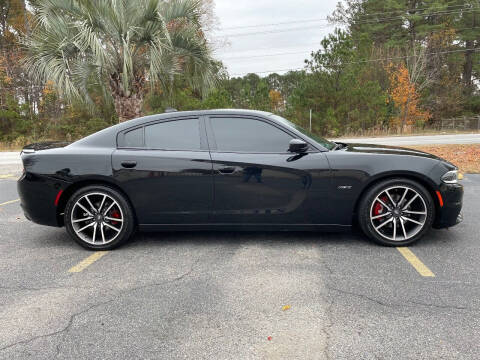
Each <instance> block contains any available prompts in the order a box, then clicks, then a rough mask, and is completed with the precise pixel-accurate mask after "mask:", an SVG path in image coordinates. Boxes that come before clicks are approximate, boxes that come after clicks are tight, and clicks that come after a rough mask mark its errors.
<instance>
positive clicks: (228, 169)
mask: <svg viewBox="0 0 480 360" xmlns="http://www.w3.org/2000/svg"><path fill="white" fill-rule="evenodd" d="M218 172H219V173H221V174H233V173H234V172H235V168H234V167H225V168H221V169H218Z"/></svg>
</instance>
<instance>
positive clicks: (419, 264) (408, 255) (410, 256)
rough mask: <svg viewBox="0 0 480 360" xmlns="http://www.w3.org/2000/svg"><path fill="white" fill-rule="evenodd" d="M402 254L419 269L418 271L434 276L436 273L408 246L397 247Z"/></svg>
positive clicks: (427, 275)
mask: <svg viewBox="0 0 480 360" xmlns="http://www.w3.org/2000/svg"><path fill="white" fill-rule="evenodd" d="M397 250H398V251H400V254H402V255H403V257H404V258H405V259H407V261H408V262H409V263H410V264H411V265H412V266H413V267H414V268H415V270H417V271H418V273H419V274H420V275H422V276H425V277H434V276H435V274H434V273H433V272H432V271H431V270H430V269H429V268H428V267H427V266H426V265H425V264H424V263H422V262H421V261H420V259H419V258H418V257H417V256H416V255H415V254H414V253H413V252H412V250H410V249H409V248H408V247H397Z"/></svg>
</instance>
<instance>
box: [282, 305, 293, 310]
mask: <svg viewBox="0 0 480 360" xmlns="http://www.w3.org/2000/svg"><path fill="white" fill-rule="evenodd" d="M290 307H291V306H290V305H284V306H282V310H283V311H286V310H288V309H290Z"/></svg>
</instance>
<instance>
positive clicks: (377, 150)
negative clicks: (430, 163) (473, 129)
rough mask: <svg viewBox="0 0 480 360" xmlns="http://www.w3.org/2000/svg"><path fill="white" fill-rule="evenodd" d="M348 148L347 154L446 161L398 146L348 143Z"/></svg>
mask: <svg viewBox="0 0 480 360" xmlns="http://www.w3.org/2000/svg"><path fill="white" fill-rule="evenodd" d="M345 145H346V147H345V148H344V149H343V150H344V151H347V152H359V153H370V154H390V155H408V156H418V157H424V158H429V159H433V160H441V161H446V160H445V159H442V158H440V157H438V156H436V155H433V154H429V153H427V152H424V151H420V150H415V149H408V148H403V147H398V146H388V145H375V144H356V143H348V144H345Z"/></svg>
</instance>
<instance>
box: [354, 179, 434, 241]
mask: <svg viewBox="0 0 480 360" xmlns="http://www.w3.org/2000/svg"><path fill="white" fill-rule="evenodd" d="M434 217H435V205H434V203H433V200H432V197H431V196H430V194H429V192H428V191H427V190H426V189H425V188H424V187H423V186H422V185H420V184H418V183H417V182H415V181H412V180H409V179H389V180H385V181H382V182H380V183H378V184H376V185H374V186H373V187H372V188H371V189H369V190H368V191H367V192H366V194H365V196H364V197H363V199H362V200H361V202H360V206H359V212H358V220H359V224H360V227H361V228H362V230H363V232H364V233H365V234H366V235H367V236H368V237H369V238H370V239H372V240H374V241H375V242H377V243H379V244H382V245H387V246H405V245H409V244H411V243H413V242H415V241H417V240H419V239H420V238H421V237H423V236H424V235H425V234H426V233H427V232H428V231H429V230H430V228H431V226H432V223H433V220H434Z"/></svg>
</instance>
